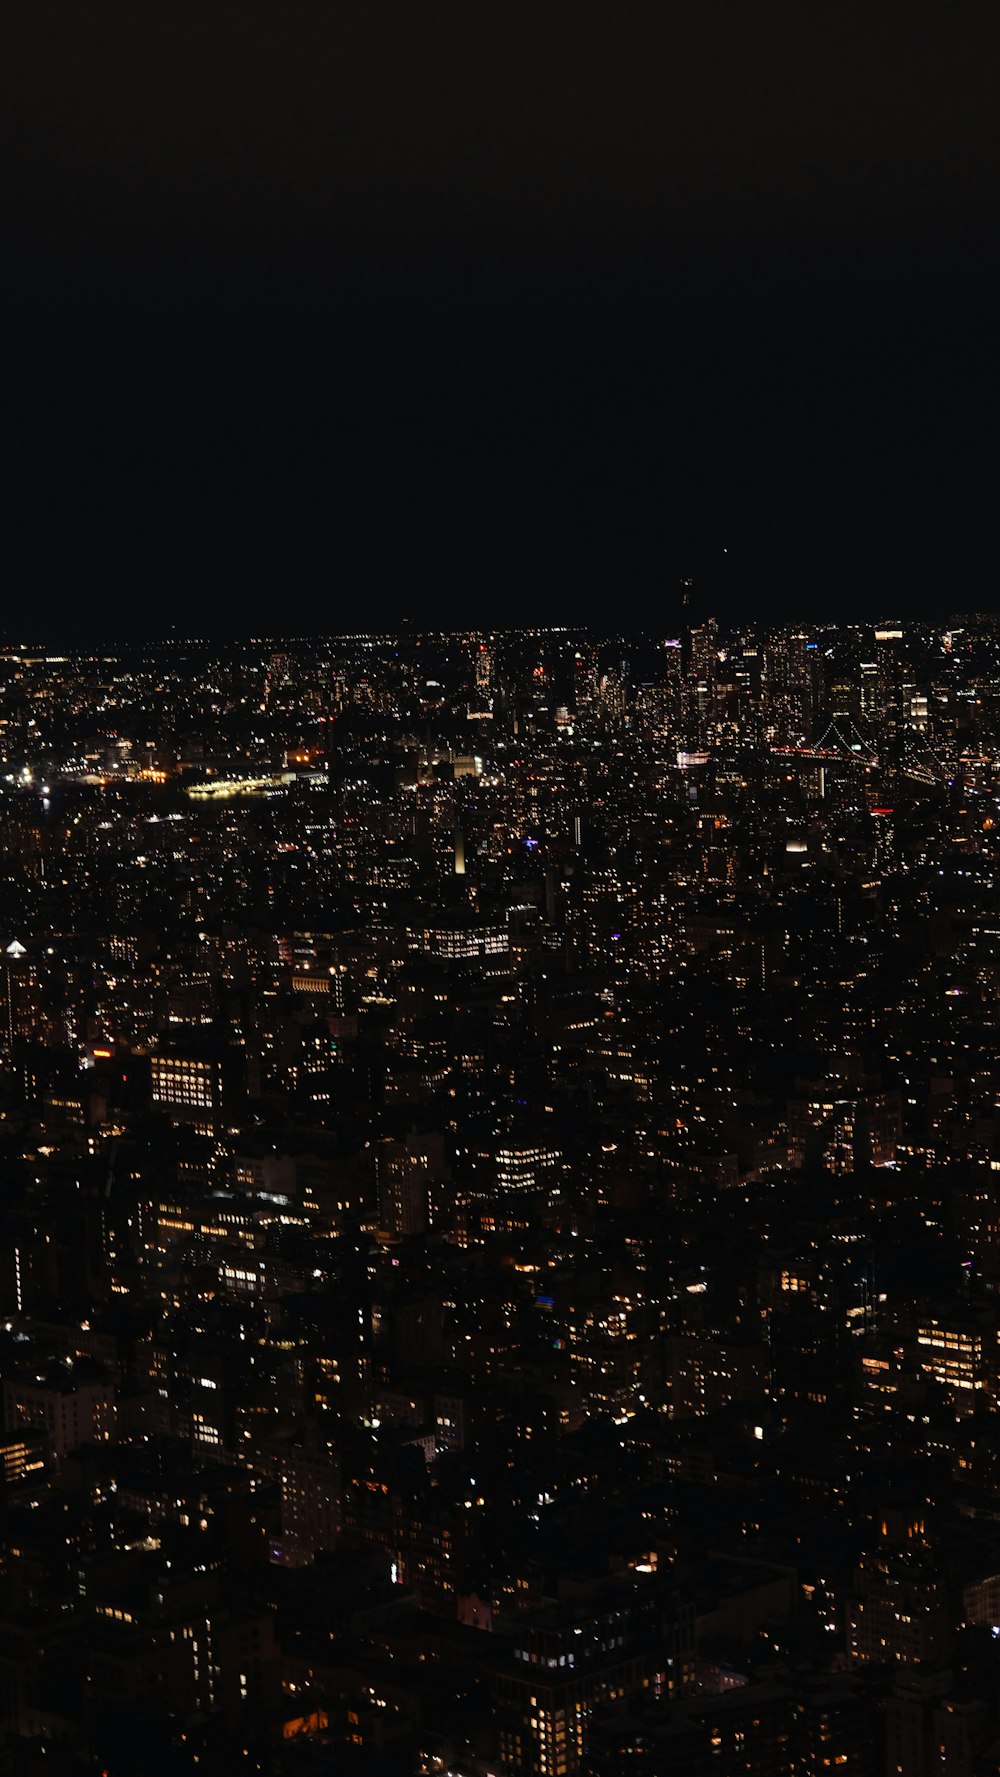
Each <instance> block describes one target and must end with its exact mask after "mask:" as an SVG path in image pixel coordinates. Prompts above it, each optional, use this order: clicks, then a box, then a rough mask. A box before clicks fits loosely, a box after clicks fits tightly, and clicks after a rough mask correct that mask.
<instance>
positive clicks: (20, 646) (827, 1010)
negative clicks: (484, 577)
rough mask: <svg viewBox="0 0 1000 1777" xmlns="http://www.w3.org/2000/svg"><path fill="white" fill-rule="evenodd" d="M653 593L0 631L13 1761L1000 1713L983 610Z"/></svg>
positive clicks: (2, 1733)
mask: <svg viewBox="0 0 1000 1777" xmlns="http://www.w3.org/2000/svg"><path fill="white" fill-rule="evenodd" d="M665 602H666V601H665ZM674 603H675V606H676V609H677V611H678V620H677V621H676V625H675V627H672V628H669V629H667V630H666V631H664V632H662V633H661V632H658V631H656V630H654V629H653V628H646V629H645V630H642V631H639V630H637V631H635V632H634V633H622V634H618V633H615V632H614V630H613V629H611V630H607V631H605V629H603V628H597V627H594V626H590V627H583V626H581V627H579V628H520V629H501V628H497V629H489V628H468V629H463V630H457V629H456V630H450V631H446V632H445V631H437V630H424V629H421V628H420V627H419V626H418V625H417V624H416V623H407V624H403V625H401V626H400V627H399V628H398V629H397V631H396V632H395V633H382V632H381V631H377V630H375V631H373V632H372V633H358V634H352V635H339V636H338V635H313V636H305V637H302V636H292V637H288V638H283V637H281V636H280V635H277V636H276V635H268V636H266V637H264V638H263V639H258V640H253V639H249V640H230V641H225V642H223V641H218V640H197V639H183V638H176V637H175V638H174V639H172V640H170V641H166V640H163V641H157V642H153V641H144V642H143V641H138V640H132V641H121V640H118V641H116V642H114V643H111V642H108V643H107V644H98V643H96V642H94V641H90V642H88V643H87V644H86V645H80V646H78V647H74V648H73V649H71V650H68V651H66V652H62V653H56V652H55V651H53V650H52V649H51V648H49V647H42V646H37V645H35V644H29V643H13V642H12V643H9V644H8V645H7V646H6V647H4V648H3V649H2V650H0V1054H2V1067H0V1163H2V1175H3V1202H2V1210H0V1342H2V1352H3V1363H2V1371H0V1376H2V1387H3V1428H2V1434H0V1492H2V1506H0V1773H9V1774H10V1777H98V1774H103V1777H143V1774H145V1773H151V1774H154V1777H159V1774H160V1773H163V1774H167V1773H170V1774H171V1777H173V1774H174V1773H177V1774H178V1777H187V1774H188V1773H191V1774H192V1777H193V1774H198V1777H214V1774H216V1773H218V1774H220V1777H230V1774H231V1773H261V1774H263V1777H320V1774H324V1773H343V1774H344V1777H353V1774H357V1777H362V1774H364V1777H367V1774H369V1773H370V1774H371V1777H672V1774H676V1777H737V1774H739V1777H813V1774H815V1777H819V1774H820V1773H831V1774H833V1773H836V1774H837V1777H840V1774H841V1773H842V1774H843V1777H882V1774H883V1773H885V1774H886V1777H931V1774H941V1777H944V1774H947V1777H987V1774H988V1773H997V1772H1000V1420H998V1417H997V1409H998V1406H1000V895H998V887H1000V618H997V617H995V616H991V615H985V616H983V615H976V614H957V615H953V616H950V615H942V616H941V617H940V619H938V620H936V621H932V620H931V619H930V618H929V617H922V618H921V620H920V621H919V622H917V621H912V620H905V621H904V620H900V619H899V618H898V617H894V616H892V615H891V614H890V615H888V616H885V617H882V616H878V615H875V616H872V617H870V618H868V619H867V620H864V621H862V620H859V619H855V618H854V617H853V616H852V618H851V619H850V620H848V619H846V618H845V619H844V620H843V621H829V620H821V619H820V617H819V615H818V614H817V615H816V616H815V617H814V618H813V619H811V620H809V621H799V622H795V623H791V622H787V623H780V624H778V623H771V624H765V623H751V622H749V621H747V622H743V621H737V620H734V619H733V618H732V616H731V614H729V613H722V614H719V615H718V616H717V615H716V614H714V613H713V610H712V608H711V603H710V598H709V595H708V594H707V593H706V592H705V591H704V589H703V588H702V586H701V584H700V582H699V580H698V578H697V577H696V578H695V579H694V580H692V581H685V582H684V583H683V584H682V585H681V586H680V588H679V589H678V596H677V598H676V600H675V601H674ZM374 620H375V619H374V617H373V621H374ZM605 621H610V612H608V613H607V614H606V617H605Z"/></svg>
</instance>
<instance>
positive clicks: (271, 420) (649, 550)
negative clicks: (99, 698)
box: [0, 0, 1000, 633]
mask: <svg viewBox="0 0 1000 1777" xmlns="http://www.w3.org/2000/svg"><path fill="white" fill-rule="evenodd" d="M998 66H1000V13H998V11H997V9H996V7H995V6H994V5H987V4H982V5H979V4H975V5H974V4H969V3H968V0H953V3H951V4H948V3H943V4H939V5H930V4H927V0H910V4H906V5H904V4H894V3H892V0H883V3H882V4H880V5H877V6H874V5H872V4H871V0H866V3H865V4H859V3H853V0H851V3H847V4H841V5H838V6H825V5H808V4H801V3H799V4H796V5H791V4H780V5H778V4H767V0H755V3H753V4H747V3H746V0H740V3H738V4H737V3H735V0H734V3H731V4H730V3H727V4H715V3H713V0H690V3H688V0H679V3H676V4H670V3H668V0H657V3H656V4H653V3H652V0H634V3H633V4H628V3H627V0H625V3H623V4H622V5H620V6H612V5H609V4H607V0H604V3H602V4H600V5H598V4H591V3H589V0H576V3H574V4H568V3H565V4H564V3H560V0H547V3H543V4H533V5H531V6H528V5H517V4H505V5H501V4H498V3H496V0H468V3H466V4H458V3H457V0H452V3H451V4H449V5H447V6H445V5H441V4H433V3H429V0H419V3H418V0H411V3H409V4H405V5H404V4H400V3H399V0H384V3H381V4H380V3H379V0H355V3H354V4H350V5H347V4H338V3H335V0H326V3H325V4H318V3H308V4H307V3H304V0H299V3H298V4H296V3H294V0H291V3H288V0H284V3H281V4H279V3H278V0H257V3H256V4H255V3H254V0H243V3H241V4H236V3H235V0H212V4H211V5H201V6H198V7H194V6H184V5H167V4H165V3H162V0H144V3H143V4H141V5H134V4H129V5H124V4H113V3H106V4H104V5H102V6H101V7H99V8H94V7H79V6H77V7H69V8H67V7H65V6H64V5H62V4H60V5H58V6H57V5H55V4H52V3H50V0H32V4H31V5H30V6H23V7H19V8H16V7H11V8H8V9H7V13H6V15H5V18H4V21H3V24H2V27H0V129H2V136H0V151H2V156H3V164H4V168H5V171H4V173H3V182H4V183H3V191H2V204H3V210H2V225H3V238H4V241H5V243H6V246H5V258H6V267H7V269H6V273H5V276H4V279H3V284H4V288H5V290H6V297H5V317H4V318H5V337H6V339H7V342H8V373H7V379H6V380H7V389H6V397H7V399H6V402H5V414H6V417H5V419H4V422H3V428H4V431H5V433H6V445H7V450H6V457H7V475H6V486H7V503H8V508H9V512H8V527H7V528H8V557H9V563H10V568H11V578H12V581H13V584H14V586H15V588H16V590H17V592H18V593H19V595H20V598H21V599H22V600H23V601H24V602H25V604H26V605H27V607H28V608H29V609H30V610H31V611H32V612H35V611H37V612H38V614H39V615H38V621H39V622H40V623H41V624H43V625H48V626H49V627H51V628H52V629H53V632H55V630H56V629H58V628H59V626H60V625H65V624H66V622H67V621H70V620H71V621H72V622H73V623H74V624H76V625H84V626H88V625H90V624H91V623H94V624H95V625H99V626H102V627H104V628H107V627H108V626H111V627H115V626H119V627H125V628H128V629H130V630H131V631H133V632H135V633H144V632H152V631H155V628H156V626H157V625H159V624H160V623H161V622H165V621H167V620H168V618H167V613H168V612H169V613H170V614H172V616H173V617H174V619H175V620H179V621H180V622H181V623H182V625H187V624H188V623H195V622H196V623H197V624H198V626H199V627H202V628H205V627H209V626H212V627H215V628H216V629H223V630H224V629H225V627H226V626H227V625H229V624H233V625H234V626H235V627H238V628H243V629H246V628H251V629H256V628H259V627H261V626H262V625H263V624H264V622H265V619H266V618H267V616H268V615H269V614H270V613H271V612H273V613H274V618H275V626H276V627H279V628H280V627H281V626H282V625H283V623H284V622H285V621H290V620H291V616H292V614H293V613H294V614H296V615H300V617H301V627H303V628H306V629H310V628H317V627H325V626H326V625H327V624H328V623H329V624H330V625H332V626H334V627H340V626H341V625H342V623H344V622H353V620H354V619H353V615H352V614H353V613H354V611H355V610H357V611H363V612H364V613H365V614H366V619H367V621H370V622H372V623H375V622H376V621H381V622H384V623H387V624H390V623H392V622H393V621H394V620H395V619H396V617H397V616H398V615H399V614H401V613H403V612H405V611H412V612H413V613H414V614H417V615H420V614H425V615H426V618H427V621H428V622H437V621H442V622H449V621H461V620H466V619H467V618H468V617H469V616H470V615H474V616H475V617H476V618H477V620H479V619H481V620H483V621H490V622H496V621H503V620H524V619H526V618H527V617H530V616H535V615H537V616H540V617H547V618H549V619H550V620H551V621H555V622H558V621H571V620H573V619H574V618H577V617H583V616H590V615H592V614H599V613H603V612H605V611H607V610H612V611H614V610H616V609H620V610H622V612H623V613H624V614H626V615H627V616H628V617H629V619H630V620H631V621H638V620H643V619H645V617H646V616H647V614H649V615H650V616H654V615H655V613H656V612H657V609H658V606H659V604H660V603H661V601H663V600H669V599H670V597H671V592H672V588H673V587H674V586H675V585H676V582H677V579H678V578H679V576H680V574H682V573H684V572H687V571H690V570H691V569H695V570H696V571H697V572H699V573H700V572H706V573H708V574H712V573H714V571H715V566H717V564H718V562H719V560H720V559H721V551H722V550H723V549H726V550H727V551H728V555H727V557H726V563H727V569H728V579H727V585H728V588H729V590H728V592H727V593H726V594H725V595H722V594H720V596H725V597H726V598H727V599H728V600H729V602H730V604H731V606H732V608H733V609H734V610H735V609H736V608H737V606H738V605H739V606H741V607H742V604H743V603H744V602H745V603H746V606H747V608H748V610H750V611H751V612H753V613H760V614H761V615H767V614H770V613H772V612H777V611H779V610H786V609H787V610H792V609H794V610H796V611H798V610H810V609H814V608H817V607H821V608H823V609H833V608H835V607H836V608H847V606H848V605H849V604H850V603H851V602H852V601H853V602H854V603H855V604H856V605H857V606H858V607H859V608H862V609H867V608H869V607H871V605H872V604H873V603H877V604H878V605H880V606H882V607H892V608H895V609H898V610H905V609H908V608H912V609H913V610H915V611H916V610H922V609H937V608H938V607H939V606H941V607H942V608H955V607H959V608H961V607H963V606H968V605H970V604H978V605H987V606H992V604H993V603H995V601H996V593H995V590H994V583H995V572H994V560H995V545H994V539H993V532H994V523H995V521H994V502H995V487H996V480H997V466H998V465H997V453H996V444H995V428H996V418H995V415H996V411H997V394H998V389H997V361H996V334H995V328H996V322H995V315H996V312H997V300H996V299H997V294H998V291H997V265H998V254H997V239H998V232H997V224H998V221H1000V215H998V211H1000V137H998V125H997V121H996V116H997V107H996V103H995V94H994V88H995V74H996V69H997V67H998ZM64 601H68V605H69V612H70V615H69V617H64V616H63V614H62V609H61V607H62V604H63V602H64Z"/></svg>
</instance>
